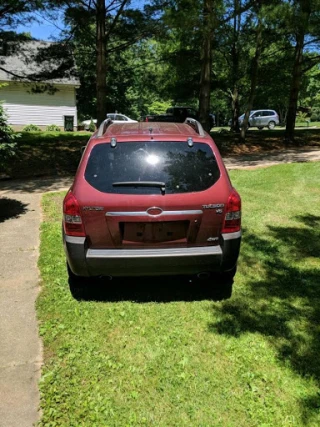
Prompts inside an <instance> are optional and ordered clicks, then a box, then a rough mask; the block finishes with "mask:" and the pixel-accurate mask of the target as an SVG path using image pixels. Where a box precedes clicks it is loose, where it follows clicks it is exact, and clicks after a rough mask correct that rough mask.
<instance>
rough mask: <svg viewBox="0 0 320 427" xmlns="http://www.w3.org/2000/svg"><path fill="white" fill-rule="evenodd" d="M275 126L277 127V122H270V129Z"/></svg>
mask: <svg viewBox="0 0 320 427" xmlns="http://www.w3.org/2000/svg"><path fill="white" fill-rule="evenodd" d="M275 127H276V123H275V122H273V121H272V122H269V123H268V128H269V129H274V128H275Z"/></svg>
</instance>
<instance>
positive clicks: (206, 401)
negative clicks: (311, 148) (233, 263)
mask: <svg viewBox="0 0 320 427" xmlns="http://www.w3.org/2000/svg"><path fill="white" fill-rule="evenodd" d="M230 175H231V178H232V180H233V183H234V185H235V187H236V188H237V190H238V191H239V192H240V194H241V196H242V200H243V241H242V248H241V256H240V259H239V267H238V273H237V275H236V277H235V282H234V289H233V295H232V297H231V298H230V299H228V300H224V301H217V300H215V297H214V294H213V293H212V292H210V289H209V288H207V287H201V286H198V285H197V284H196V283H194V282H188V281H184V280H182V279H181V280H172V279H170V278H167V279H166V278H165V279H157V280H155V279H147V280H141V279H126V280H125V281H124V283H123V284H120V282H119V281H111V282H108V281H101V283H99V284H98V285H97V284H95V285H94V289H93V291H92V293H91V297H90V293H89V294H88V297H87V299H86V300H81V301H77V300H76V299H74V298H73V297H72V296H71V294H70V291H69V287H68V280H67V273H66V267H65V257H64V253H63V247H62V240H61V202H62V198H63V196H64V194H62V193H50V194H47V195H45V196H44V198H43V210H44V217H43V220H44V221H43V224H42V227H41V251H40V252H41V253H40V259H39V267H40V271H41V275H42V292H41V293H40V296H39V298H38V302H37V313H38V318H39V323H40V333H41V336H42V339H43V342H44V366H43V370H42V378H41V383H40V391H41V409H42V420H41V422H40V425H41V426H46V427H48V426H68V427H69V426H99V427H100V426H101V427H102V426H103V427H107V426H115V427H124V426H157V427H160V426H165V427H172V426H179V427H181V426H192V427H195V426H199V427H200V426H204V427H207V426H210V427H211V426H223V427H226V426H236V427H240V426H245V427H250V426H259V427H262V426H264V427H266V426H270V427H275V426H277V427H280V426H281V427H284V426H295V427H296V426H315V427H316V426H319V425H320V389H319V383H320V361H319V354H320V213H319V209H320V163H299V164H287V165H280V166H273V167H269V168H260V169H256V170H242V171H239V170H238V171H232V172H231V173H230ZM99 287H100V290H101V291H99V289H97V288H99Z"/></svg>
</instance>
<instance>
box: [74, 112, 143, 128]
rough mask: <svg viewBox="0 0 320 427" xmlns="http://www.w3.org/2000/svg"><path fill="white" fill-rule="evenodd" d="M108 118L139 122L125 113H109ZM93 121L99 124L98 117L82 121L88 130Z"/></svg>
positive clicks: (119, 121)
mask: <svg viewBox="0 0 320 427" xmlns="http://www.w3.org/2000/svg"><path fill="white" fill-rule="evenodd" d="M107 118H108V119H111V120H112V121H113V122H114V123H124V122H128V123H129V122H130V123H137V122H138V120H133V119H130V117H128V116H126V115H124V114H119V113H108V114H107ZM91 122H93V123H94V124H95V125H96V124H97V120H96V119H91V120H84V121H83V122H81V125H82V126H84V129H85V130H88V129H89V126H90V123H91Z"/></svg>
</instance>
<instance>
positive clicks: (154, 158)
mask: <svg viewBox="0 0 320 427" xmlns="http://www.w3.org/2000/svg"><path fill="white" fill-rule="evenodd" d="M146 161H147V163H149V165H152V166H154V165H156V164H157V163H159V161H160V158H159V156H156V155H155V154H149V155H148V156H147V157H146Z"/></svg>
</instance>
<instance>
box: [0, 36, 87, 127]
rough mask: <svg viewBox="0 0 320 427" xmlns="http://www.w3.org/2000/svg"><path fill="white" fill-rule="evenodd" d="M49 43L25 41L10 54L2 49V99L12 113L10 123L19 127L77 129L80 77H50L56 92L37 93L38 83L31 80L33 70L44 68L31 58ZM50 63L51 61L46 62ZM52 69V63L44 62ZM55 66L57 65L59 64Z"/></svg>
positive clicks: (0, 63) (0, 81) (0, 95)
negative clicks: (36, 86) (50, 64)
mask: <svg viewBox="0 0 320 427" xmlns="http://www.w3.org/2000/svg"><path fill="white" fill-rule="evenodd" d="M48 44H49V43H48V42H39V41H30V42H25V43H24V44H23V45H22V47H21V46H20V48H19V50H17V51H16V52H10V55H1V53H2V54H3V53H5V52H4V51H2V52H1V51H0V84H1V83H5V84H6V85H5V86H4V87H1V88H0V101H2V102H3V106H4V109H5V110H6V113H7V116H8V123H9V124H10V125H11V126H12V127H13V128H14V129H16V130H21V129H22V128H23V127H24V126H26V125H29V124H34V125H37V126H39V127H40V128H41V129H45V128H46V127H47V126H48V125H57V126H59V127H60V128H61V129H65V130H76V129H77V120H78V119H77V106H76V88H77V87H79V80H78V79H77V78H75V77H73V76H71V77H63V78H60V79H54V80H48V81H45V82H44V83H46V84H47V83H50V85H52V86H51V87H52V88H53V89H54V90H53V91H49V92H48V91H45V92H35V93H34V92H33V90H32V89H34V87H35V83H34V82H31V81H30V79H28V75H30V74H31V73H35V72H39V71H41V67H39V65H38V64H36V63H34V62H33V61H32V60H30V58H32V55H33V54H35V53H36V51H37V50H38V49H40V48H41V47H46V46H47V45H48ZM44 62H49V61H44ZM43 66H46V67H47V68H48V63H47V64H43ZM55 66H57V65H56V64H55Z"/></svg>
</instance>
